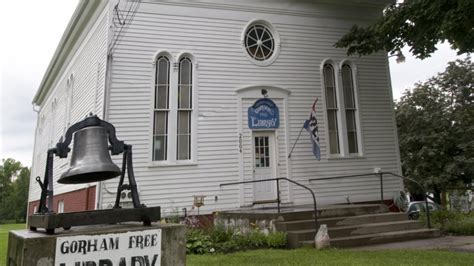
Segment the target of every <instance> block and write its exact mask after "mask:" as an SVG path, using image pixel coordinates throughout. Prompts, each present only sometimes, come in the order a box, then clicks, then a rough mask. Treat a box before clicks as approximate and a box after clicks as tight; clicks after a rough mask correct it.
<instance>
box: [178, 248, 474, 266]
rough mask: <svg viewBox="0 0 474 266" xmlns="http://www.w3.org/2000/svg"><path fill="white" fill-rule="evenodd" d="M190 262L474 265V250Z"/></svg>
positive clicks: (265, 254) (288, 254)
mask: <svg viewBox="0 0 474 266" xmlns="http://www.w3.org/2000/svg"><path fill="white" fill-rule="evenodd" d="M186 260H187V265H203V266H204V265H205V266H211V265H259V266H261V265H382V266H388V265H471V266H472V265H474V254H471V253H461V252H457V253H455V252H448V251H422V250H420V251H417V250H391V251H349V250H336V249H331V250H326V251H317V250H315V249H311V248H302V249H296V250H255V251H247V252H238V253H232V254H225V255H188V256H187V257H186Z"/></svg>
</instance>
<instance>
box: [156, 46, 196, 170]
mask: <svg viewBox="0 0 474 266" xmlns="http://www.w3.org/2000/svg"><path fill="white" fill-rule="evenodd" d="M161 56H166V57H167V58H168V60H169V62H170V73H169V75H170V76H169V106H168V108H169V114H168V143H167V146H168V150H167V159H166V160H163V161H153V124H154V123H153V120H154V110H155V109H154V96H155V90H154V88H155V80H156V60H157V59H158V58H159V57H161ZM183 57H188V58H189V59H190V60H191V63H192V73H193V75H192V82H193V84H192V94H191V97H192V107H193V108H192V112H191V147H197V119H198V115H197V114H198V104H197V90H198V88H199V86H198V78H197V77H198V61H197V59H196V57H195V56H194V55H193V53H191V52H181V53H179V54H177V55H175V56H173V55H172V54H171V53H170V52H168V51H167V50H160V51H158V52H156V53H155V54H154V56H153V61H152V67H151V71H152V80H151V85H150V87H151V93H152V97H150V98H151V99H153V100H151V101H150V119H149V121H150V126H149V138H148V139H149V146H148V147H149V153H148V154H149V155H148V158H149V159H148V160H149V164H148V167H167V166H183V165H187V166H193V165H197V161H198V160H197V154H198V153H197V149H196V148H192V149H191V159H189V160H177V159H176V158H177V149H176V147H177V122H178V118H177V116H178V100H177V99H178V97H177V96H178V79H179V76H178V75H179V62H180V60H181V58H183Z"/></svg>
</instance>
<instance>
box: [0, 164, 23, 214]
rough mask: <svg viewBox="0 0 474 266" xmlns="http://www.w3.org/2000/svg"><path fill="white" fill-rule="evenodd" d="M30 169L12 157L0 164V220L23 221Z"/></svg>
mask: <svg viewBox="0 0 474 266" xmlns="http://www.w3.org/2000/svg"><path fill="white" fill-rule="evenodd" d="M29 178H30V170H29V169H28V168H27V167H23V166H22V165H21V163H20V162H17V161H15V160H13V159H3V160H2V164H1V165H0V220H15V221H16V222H22V221H25V218H26V210H27V204H28V185H29Z"/></svg>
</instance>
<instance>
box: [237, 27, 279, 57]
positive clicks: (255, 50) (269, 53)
mask: <svg viewBox="0 0 474 266" xmlns="http://www.w3.org/2000/svg"><path fill="white" fill-rule="evenodd" d="M243 45H244V48H245V50H246V52H247V55H248V56H249V57H250V59H251V61H253V62H254V63H255V64H257V65H268V64H270V63H272V62H273V60H274V59H275V56H276V54H277V52H278V51H277V49H278V34H277V33H276V32H275V30H274V29H273V28H272V27H271V25H270V24H269V23H266V22H263V21H257V22H252V23H250V24H249V25H248V26H247V27H246V29H245V32H244V35H243Z"/></svg>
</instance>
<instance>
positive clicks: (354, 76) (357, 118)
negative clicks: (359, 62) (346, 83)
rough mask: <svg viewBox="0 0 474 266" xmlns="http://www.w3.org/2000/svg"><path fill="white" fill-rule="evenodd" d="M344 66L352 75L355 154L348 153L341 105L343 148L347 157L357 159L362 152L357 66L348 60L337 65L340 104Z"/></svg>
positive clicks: (343, 106) (345, 127)
mask: <svg viewBox="0 0 474 266" xmlns="http://www.w3.org/2000/svg"><path fill="white" fill-rule="evenodd" d="M344 65H348V66H349V67H350V68H351V72H352V73H351V74H352V87H353V90H354V104H355V113H354V116H355V123H356V136H357V152H356V153H349V139H348V134H347V118H346V107H345V104H343V105H342V110H343V111H344V137H343V139H344V141H345V143H346V145H345V147H346V148H347V149H346V150H345V154H346V155H347V156H349V157H359V156H362V154H363V152H362V147H363V145H362V133H361V132H362V129H361V126H360V105H359V90H358V88H359V86H358V83H357V81H358V78H357V66H356V65H355V64H354V63H353V62H352V61H350V60H347V59H346V60H342V61H341V62H340V64H339V69H340V71H339V77H338V78H339V79H340V84H341V87H340V89H339V90H340V91H341V92H342V93H341V97H342V99H341V100H342V101H343V102H342V103H344V95H343V93H344V92H343V91H344V88H343V81H342V67H343V66H344Z"/></svg>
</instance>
